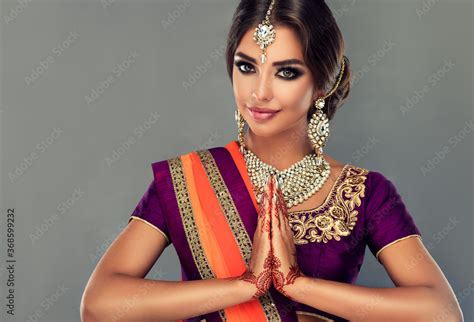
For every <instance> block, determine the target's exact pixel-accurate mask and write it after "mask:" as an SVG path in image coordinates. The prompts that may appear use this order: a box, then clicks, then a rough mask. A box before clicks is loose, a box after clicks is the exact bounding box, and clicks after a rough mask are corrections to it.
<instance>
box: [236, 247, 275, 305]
mask: <svg viewBox="0 0 474 322" xmlns="http://www.w3.org/2000/svg"><path fill="white" fill-rule="evenodd" d="M271 261H272V252H271V250H269V252H268V254H267V257H266V258H265V261H264V262H263V268H264V269H263V271H262V272H261V273H260V274H258V276H256V275H255V273H254V272H253V271H252V270H250V269H249V270H247V271H246V272H245V273H244V274H243V275H242V276H241V277H240V278H239V279H240V280H243V281H246V282H249V283H251V284H254V285H255V286H256V287H257V291H256V292H255V294H254V295H253V296H252V299H258V298H259V297H260V296H262V295H264V294H265V293H266V292H267V291H268V289H269V288H270V286H271V284H272V263H271Z"/></svg>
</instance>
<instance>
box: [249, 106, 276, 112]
mask: <svg viewBox="0 0 474 322" xmlns="http://www.w3.org/2000/svg"><path fill="white" fill-rule="evenodd" d="M249 109H250V110H252V112H259V113H277V112H279V111H280V110H274V109H271V108H266V107H258V106H252V107H249Z"/></svg>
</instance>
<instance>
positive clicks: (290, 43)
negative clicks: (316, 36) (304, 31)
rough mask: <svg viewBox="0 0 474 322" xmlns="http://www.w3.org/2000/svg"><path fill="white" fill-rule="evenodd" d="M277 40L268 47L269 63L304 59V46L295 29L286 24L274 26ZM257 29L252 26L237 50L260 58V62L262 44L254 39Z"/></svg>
mask: <svg viewBox="0 0 474 322" xmlns="http://www.w3.org/2000/svg"><path fill="white" fill-rule="evenodd" d="M274 30H275V33H276V37H275V41H274V42H273V43H272V44H271V45H269V46H268V47H267V63H268V62H270V63H271V62H272V61H280V60H284V59H290V58H297V59H300V60H303V48H302V46H301V42H300V40H299V38H298V36H297V34H296V33H295V31H294V30H293V29H291V28H289V27H286V26H275V27H274ZM254 31H255V29H254V28H250V29H249V30H247V32H246V33H245V34H244V36H243V37H242V40H241V41H240V44H239V46H238V47H237V50H236V51H243V52H244V53H246V54H247V55H250V56H252V57H254V58H256V59H257V60H258V63H259V64H260V59H259V57H260V54H261V51H262V50H261V49H260V46H259V45H258V44H257V43H256V42H255V40H253V33H254Z"/></svg>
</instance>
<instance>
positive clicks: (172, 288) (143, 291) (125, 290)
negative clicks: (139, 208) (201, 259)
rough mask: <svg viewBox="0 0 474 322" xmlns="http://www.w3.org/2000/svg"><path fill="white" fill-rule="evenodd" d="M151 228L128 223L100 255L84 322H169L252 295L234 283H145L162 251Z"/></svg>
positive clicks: (249, 287) (88, 289)
mask: <svg viewBox="0 0 474 322" xmlns="http://www.w3.org/2000/svg"><path fill="white" fill-rule="evenodd" d="M165 245H166V240H165V238H164V237H163V235H162V234H160V233H159V232H157V231H156V230H155V229H153V227H151V226H150V225H147V224H146V223H144V222H141V221H139V220H132V221H131V222H130V223H129V225H128V226H127V227H126V228H125V229H124V231H123V232H122V233H121V234H120V235H119V236H118V237H117V239H116V240H115V241H114V242H113V243H112V245H111V246H110V248H109V249H108V250H107V252H106V253H105V254H104V256H103V257H102V259H101V260H100V262H99V263H98V265H97V267H96V269H95V270H94V272H93V274H92V275H91V277H90V280H89V282H88V284H87V286H86V289H85V291H84V294H83V297H82V301H81V317H82V321H83V322H95V321H105V320H113V321H116V322H119V321H157V320H159V321H171V320H179V319H186V318H190V317H193V316H198V315H201V314H204V313H208V312H214V311H218V310H220V309H223V308H225V307H228V306H232V305H235V304H239V303H243V302H247V301H249V300H250V299H251V297H252V295H253V293H254V292H255V290H254V289H253V288H252V285H251V284H249V283H246V282H245V281H241V280H238V279H237V277H236V278H228V279H209V280H196V281H185V282H182V281H176V282H175V281H158V280H148V279H144V278H143V277H144V276H145V275H146V274H147V273H148V271H149V270H150V268H151V267H152V266H153V264H154V262H155V261H156V260H157V259H158V258H159V256H160V255H161V253H162V252H163V249H164V248H165Z"/></svg>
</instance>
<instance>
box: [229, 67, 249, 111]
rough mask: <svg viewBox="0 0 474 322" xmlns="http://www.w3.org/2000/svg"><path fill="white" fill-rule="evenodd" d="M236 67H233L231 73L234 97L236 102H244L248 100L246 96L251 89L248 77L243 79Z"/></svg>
mask: <svg viewBox="0 0 474 322" xmlns="http://www.w3.org/2000/svg"><path fill="white" fill-rule="evenodd" d="M235 69H236V68H235V67H234V71H233V75H232V84H233V85H232V88H233V91H234V96H235V99H236V100H237V102H238V103H240V104H241V103H244V102H246V101H248V97H249V96H250V93H251V91H252V89H251V83H250V82H249V80H248V79H245V77H243V76H242V75H240V74H239V72H238V71H237V70H235Z"/></svg>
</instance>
